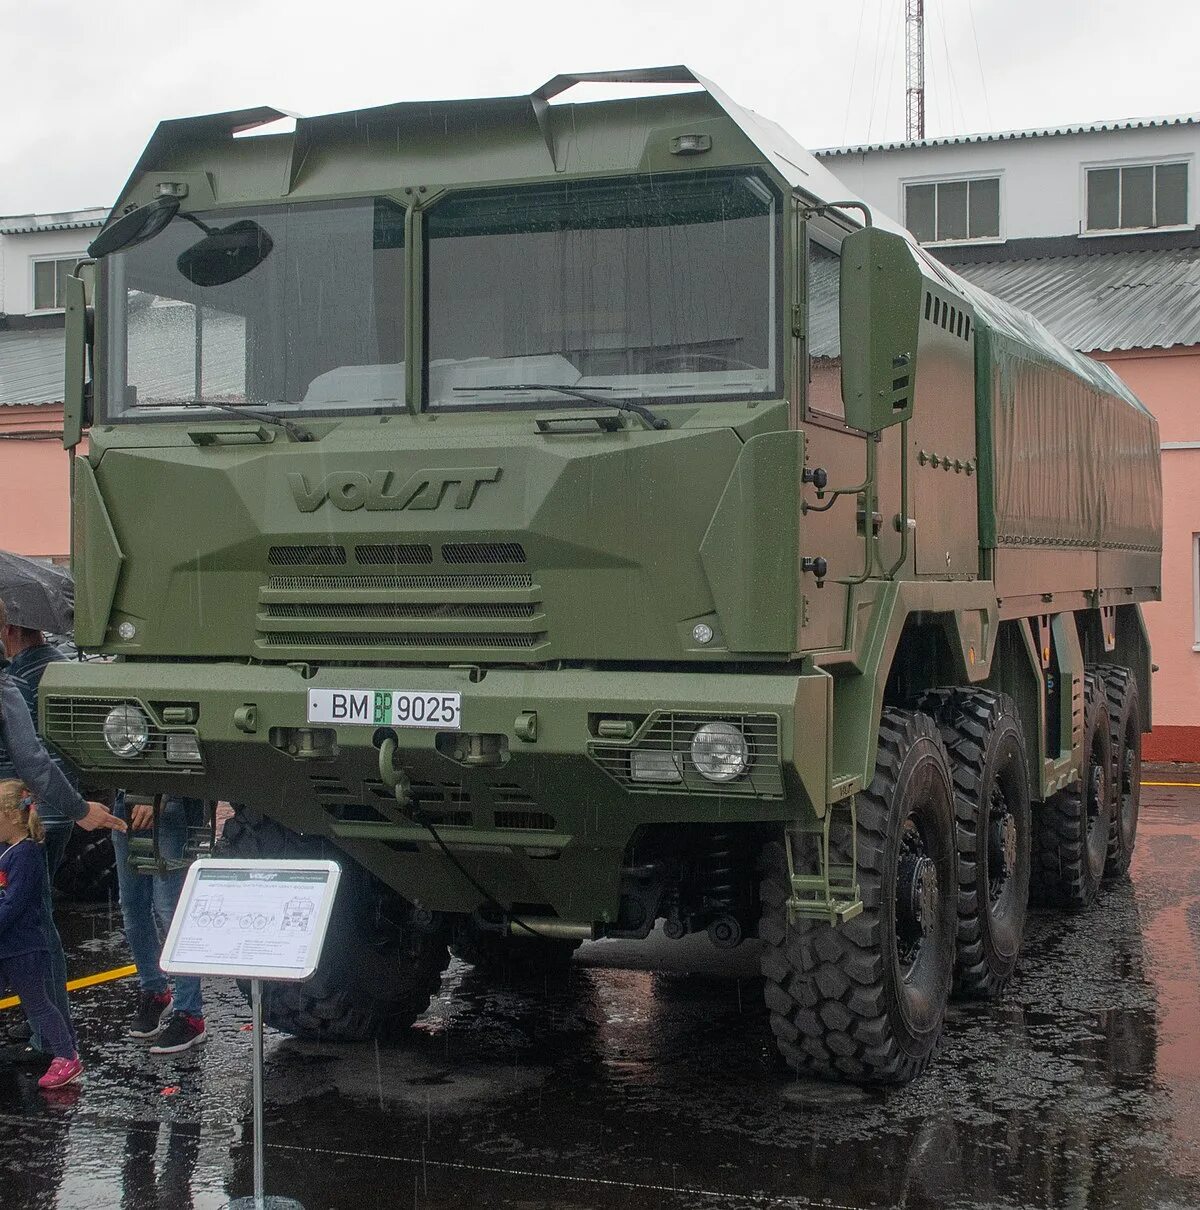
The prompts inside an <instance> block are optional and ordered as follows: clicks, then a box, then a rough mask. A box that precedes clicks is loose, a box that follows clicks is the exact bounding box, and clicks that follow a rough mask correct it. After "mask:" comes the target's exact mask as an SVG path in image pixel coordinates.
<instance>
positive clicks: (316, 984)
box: [42, 68, 1161, 1081]
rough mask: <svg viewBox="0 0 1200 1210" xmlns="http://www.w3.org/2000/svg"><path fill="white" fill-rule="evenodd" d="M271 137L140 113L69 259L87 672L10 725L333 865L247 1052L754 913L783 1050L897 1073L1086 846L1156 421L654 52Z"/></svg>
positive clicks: (1110, 739) (337, 118)
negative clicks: (588, 90)
mask: <svg viewBox="0 0 1200 1210" xmlns="http://www.w3.org/2000/svg"><path fill="white" fill-rule="evenodd" d="M580 81H590V82H596V81H606V82H613V83H624V84H630V83H634V84H636V83H651V84H658V83H672V84H679V83H686V84H690V85H693V86H694V87H692V88H691V90H682V91H680V90H677V91H676V92H674V93H672V94H664V93H662V92H660V93H659V95H655V96H651V97H645V96H640V97H633V98H628V97H623V98H620V99H608V100H603V101H600V102H595V103H586V104H567V103H564V100H565V98H563V97H562V96H561V95H560V94H562V93H564V92H565V91H566V90H567V89H568V88H570V87H571V86H572V85H574V84H576V83H578V82H580ZM281 116H282V115H281V114H279V113H278V111H275V110H271V109H254V110H246V111H242V112H235V113H223V114H216V115H212V116H208V117H200V118H189V119H183V120H178V121H168V122H164V123H162V124H161V125H160V126H159V127H158V129H157V130H156V132H155V133H154V135H153V137H152V138H151V140H150V143H149V145H148V146H147V148H146V150H145V152H144V153H143V155H142V157H141V159H140V160H139V161H138V163H137V166H136V167H135V169H134V171H133V174H132V176H131V177H130V179H129V183H128V184H127V185H126V187H125V188H124V190H123V191H122V193H121V196H120V199H119V201H118V203H117V205H116V208H115V209H114V211H113V214H112V216H111V217H110V219H109V221H108V223H107V225H106V227H105V228H104V229H103V231H102V232H101V233H100V235H99V236H98V237H97V239H96V241H95V243H94V244H93V247H92V249H91V250H90V253H91V256H92V258H93V260H92V262H91V263H85V264H84V265H83V267H82V268H81V270H80V271H79V274H78V277H77V279H73V280H72V282H71V283H70V293H69V305H68V308H67V323H68V354H67V356H68V375H67V379H68V383H67V392H68V399H67V403H66V444H67V445H68V447H70V448H72V449H76V450H78V449H79V448H80V447H79V443H80V440H81V436H82V434H83V432H84V430H85V428H86V429H87V430H88V444H87V451H86V454H84V453H79V454H78V455H77V456H76V457H75V459H74V558H75V572H76V576H77V579H78V596H77V601H76V624H77V631H76V633H77V638H78V641H79V643H80V644H81V645H82V646H84V647H86V648H88V649H89V650H94V651H98V652H103V653H105V654H106V655H110V656H112V657H114V659H113V661H112V662H110V663H104V664H99V663H91V664H72V665H61V664H60V665H56V666H55V667H53V668H52V669H50V671H49V672H48V673H47V674H46V679H45V682H44V684H43V688H42V711H43V727H44V733H45V735H46V736H47V737H48V739H49V740H50V741H51V742H52V743H53V744H54V745H55V746H56V747H57V748H58V749H59V751H61V752H62V753H63V754H64V755H65V756H67V757H68V758H69V759H70V760H72V761H73V762H74V763H75V764H76V765H77V766H79V768H80V769H82V770H84V771H85V772H86V776H87V778H88V781H89V783H98V784H108V785H112V786H126V787H130V788H131V789H133V790H138V791H142V792H159V791H176V792H179V793H182V794H187V795H190V796H193V797H199V798H205V799H218V798H225V799H229V800H232V801H234V802H236V803H238V804H242V805H241V806H240V807H239V811H238V814H237V816H236V817H235V818H234V819H233V820H232V821H231V823H230V824H229V826H228V827H227V829H226V836H225V841H226V844H227V845H228V847H229V848H230V849H231V850H232V852H233V853H235V854H247V855H268V856H269V855H273V854H275V855H279V854H284V853H300V852H306V853H308V852H316V851H323V852H327V853H328V852H334V853H336V854H338V855H339V856H340V858H341V859H342V860H343V863H344V866H345V869H346V876H345V877H344V879H343V884H342V886H343V889H342V892H341V894H340V900H339V905H338V910H337V914H336V918H335V920H334V924H333V929H334V931H333V940H332V943H331V944H330V945H328V946H327V953H326V957H325V959H324V962H323V965H322V967H321V969H320V970H319V971H318V973H317V974H316V976H315V977H314V978H313V979H312V980H311V981H310V982H309V983H307V984H304V985H297V986H287V987H283V986H279V987H276V988H273V989H272V990H271V991H270V992H269V993H268V997H267V1008H266V1012H267V1017H268V1020H269V1021H270V1022H271V1023H272V1024H274V1025H276V1026H278V1027H279V1028H281V1029H284V1030H288V1031H291V1032H295V1033H300V1034H317V1035H320V1036H323V1037H329V1038H334V1039H343V1040H346V1039H363V1038H386V1037H388V1036H391V1035H395V1034H396V1033H397V1032H398V1031H403V1030H405V1029H407V1028H408V1027H409V1026H410V1025H411V1023H412V1021H413V1020H414V1018H415V1017H416V1016H417V1015H418V1014H419V1013H420V1012H422V1011H423V1010H424V1008H425V1007H426V1005H427V1003H428V1000H429V996H430V994H431V992H432V991H433V990H434V989H435V988H436V987H437V983H438V978H439V976H440V974H441V972H442V971H443V970H444V968H445V967H446V965H447V963H448V961H449V952H450V949H451V948H453V949H454V951H455V952H457V953H458V954H459V955H460V956H462V957H463V958H465V959H466V960H468V961H470V962H474V963H476V964H477V965H478V966H480V967H481V968H489V967H496V966H498V965H503V964H504V963H513V964H523V965H525V966H526V967H529V968H533V969H548V968H551V967H553V966H554V965H555V964H562V963H564V962H565V961H566V960H567V959H569V956H570V954H571V951H572V950H573V948H574V947H576V946H577V945H578V944H579V942H580V941H581V940H584V939H588V938H600V937H616V938H643V937H645V936H646V935H647V934H648V933H649V932H650V930H651V929H652V928H654V926H655V924H656V922H663V925H662V927H663V928H664V929H665V931H666V933H667V935H668V936H669V937H673V938H674V937H680V936H683V935H685V934H688V933H696V932H699V931H707V932H708V934H709V935H710V936H711V937H712V939H713V940H714V941H715V942H716V943H717V944H718V945H723V946H732V945H736V944H738V943H739V942H740V941H741V940H742V939H743V938H747V937H751V936H755V935H756V936H757V937H758V938H759V944H760V945H761V947H762V969H763V976H764V982H765V989H766V1001H767V1005H768V1007H769V1010H770V1019H771V1024H772V1028H773V1030H774V1032H775V1035H776V1037H777V1040H778V1046H779V1049H780V1051H781V1052H782V1054H783V1056H784V1057H785V1058H786V1060H787V1061H788V1063H790V1064H791V1065H792V1066H793V1067H794V1068H795V1069H796V1070H797V1071H799V1072H802V1073H809V1074H814V1075H819V1076H829V1077H836V1078H848V1079H851V1080H858V1081H900V1080H904V1079H907V1078H909V1077H911V1076H913V1075H914V1074H916V1073H917V1072H919V1071H920V1070H921V1069H922V1068H923V1067H924V1066H925V1064H926V1063H927V1062H928V1060H929V1058H930V1056H931V1054H932V1053H933V1051H934V1049H935V1047H936V1044H937V1041H938V1037H939V1034H940V1033H941V1030H942V1025H943V1019H944V1014H945V1008H946V1003H947V999H948V997H949V996H950V995H951V994H952V993H957V994H961V995H964V996H983V997H987V996H997V995H999V994H1000V993H1001V992H1002V990H1003V989H1004V987H1005V984H1006V983H1007V982H1008V981H1009V979H1010V977H1011V976H1012V974H1013V970H1014V967H1015V964H1016V962H1017V960H1018V955H1019V952H1020V947H1021V939H1022V932H1023V928H1024V923H1025V917H1026V903H1027V901H1028V900H1029V898H1030V897H1031V896H1032V897H1033V898H1034V900H1035V901H1038V902H1045V903H1048V904H1049V903H1053V904H1060V905H1064V906H1066V907H1072V908H1083V907H1085V906H1086V905H1088V903H1089V902H1090V901H1091V900H1092V899H1093V898H1094V896H1095V894H1096V891H1097V887H1098V885H1099V883H1100V880H1101V878H1102V876H1103V875H1104V874H1105V873H1106V872H1107V873H1110V874H1120V873H1121V872H1123V871H1124V870H1125V869H1126V868H1127V867H1128V865H1129V861H1130V856H1131V853H1132V849H1133V845H1134V834H1135V829H1136V825H1137V812H1138V784H1139V753H1140V736H1141V733H1142V732H1143V731H1144V730H1145V729H1146V728H1147V727H1148V725H1149V718H1150V657H1149V649H1148V643H1147V639H1146V631H1145V629H1144V627H1143V624H1142V618H1141V612H1140V606H1139V603H1140V602H1142V601H1146V600H1156V599H1158V597H1159V591H1160V588H1159V586H1160V583H1161V581H1160V573H1159V562H1160V546H1161V517H1160V514H1161V482H1160V472H1159V454H1158V437H1157V427H1156V424H1155V421H1154V419H1153V418H1152V417H1151V416H1150V414H1149V413H1148V412H1147V411H1146V409H1145V408H1144V407H1143V406H1142V405H1141V404H1139V402H1138V401H1137V400H1136V399H1135V398H1134V397H1133V396H1132V395H1131V394H1130V393H1129V391H1128V390H1127V389H1126V388H1125V387H1124V386H1123V385H1122V384H1121V383H1120V382H1119V381H1118V379H1117V378H1116V377H1114V376H1113V375H1112V374H1111V373H1110V372H1109V371H1108V370H1107V369H1106V368H1105V367H1103V366H1100V365H1098V364H1096V363H1094V362H1092V361H1090V360H1088V359H1087V358H1085V357H1082V356H1080V355H1079V354H1077V353H1074V352H1072V351H1071V350H1069V349H1067V348H1065V347H1064V346H1063V345H1062V344H1060V343H1059V342H1058V341H1057V340H1055V339H1054V338H1052V337H1051V336H1050V335H1049V334H1048V333H1047V332H1046V331H1045V330H1044V329H1043V328H1042V327H1041V326H1040V325H1039V324H1038V323H1036V322H1035V321H1034V320H1033V319H1031V318H1030V317H1028V316H1026V315H1024V314H1022V313H1019V312H1017V311H1015V310H1013V309H1011V308H1009V307H1008V306H1006V305H1004V304H1002V303H1000V302H998V301H996V300H995V299H993V298H991V297H989V296H987V295H985V294H983V293H981V292H980V291H978V290H976V289H974V288H972V287H971V286H970V285H968V284H967V283H966V282H964V281H962V280H961V279H960V278H958V277H957V276H955V274H954V273H952V272H951V271H949V270H948V269H946V268H945V267H944V266H942V265H940V264H938V263H937V262H936V261H934V260H933V259H931V258H930V257H929V256H927V255H926V254H925V253H924V252H923V251H922V250H921V249H920V248H919V247H917V246H915V245H914V244H913V243H912V241H911V240H910V239H908V238H907V237H906V236H905V235H904V234H903V233H901V232H900V231H899V230H898V229H893V228H892V227H891V226H890V225H885V224H884V223H883V222H882V220H880V219H879V218H878V217H877V216H876V217H874V218H873V216H872V215H871V214H870V212H869V210H868V209H867V208H866V207H865V206H863V205H862V203H861V202H858V201H856V200H854V199H848V198H847V196H846V191H845V189H844V188H843V187H842V186H840V185H839V184H838V182H837V181H836V179H835V178H833V177H832V176H831V175H830V174H829V172H828V171H827V170H826V169H824V168H823V167H822V166H821V165H820V164H819V163H818V162H817V161H816V160H815V159H814V158H813V157H812V156H811V155H809V154H808V153H807V152H805V151H804V150H803V149H802V148H801V147H799V146H798V145H797V144H796V143H795V142H794V141H793V140H791V139H790V138H789V137H788V136H787V135H786V134H785V133H784V132H783V131H781V130H780V129H779V128H778V127H776V126H775V125H773V124H772V123H770V122H767V121H765V120H764V119H762V118H760V117H758V116H756V115H753V114H751V113H749V112H747V111H745V110H743V109H741V108H740V107H739V106H737V105H736V104H735V103H734V102H733V101H731V100H730V99H729V98H728V97H726V96H725V95H724V94H722V93H721V92H720V91H719V90H718V89H717V88H716V87H714V86H713V85H711V84H709V83H707V82H706V81H703V80H701V79H699V78H698V77H695V76H694V75H693V74H692V73H691V72H689V71H687V70H686V69H682V68H670V69H661V68H660V69H651V70H646V71H637V72H618V73H604V74H601V75H591V76H560V77H557V78H556V79H554V80H552V81H551V82H550V83H548V84H546V85H545V86H543V87H542V88H540V89H538V90H537V91H536V92H534V93H532V94H531V95H528V96H518V97H504V98H499V99H491V100H477V101H475V100H472V101H444V102H437V103H431V104H426V103H420V104H416V103H403V104H397V105H391V106H385V107H383V108H378V109H369V110H360V111H356V112H350V113H340V114H333V115H331V116H325V117H315V118H301V119H299V120H297V121H296V122H295V128H294V131H287V132H283V133H279V132H263V133H261V134H255V133H254V128H256V127H258V126H261V125H263V124H265V123H270V122H273V121H274V120H275V119H278V118H280V117H281Z"/></svg>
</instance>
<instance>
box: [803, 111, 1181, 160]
mask: <svg viewBox="0 0 1200 1210" xmlns="http://www.w3.org/2000/svg"><path fill="white" fill-rule="evenodd" d="M1196 125H1200V113H1181V114H1174V115H1170V116H1166V117H1161V118H1114V119H1113V120H1112V121H1108V122H1083V123H1076V124H1075V125H1071V126H1036V127H1034V128H1032V129H1030V130H995V131H991V132H985V133H983V134H951V135H945V136H941V137H938V138H930V139H896V140H894V141H893V142H890V143H854V144H851V145H849V146H846V147H821V148H818V149H817V150H815V151H814V152H813V155H815V156H837V155H863V154H864V153H866V152H868V151H911V150H914V149H916V148H919V147H953V146H956V145H958V144H962V143H1004V142H1009V141H1011V140H1014V139H1045V138H1053V137H1054V136H1055V135H1063V134H1103V133H1104V132H1106V131H1113V130H1149V129H1151V128H1153V127H1155V126H1196Z"/></svg>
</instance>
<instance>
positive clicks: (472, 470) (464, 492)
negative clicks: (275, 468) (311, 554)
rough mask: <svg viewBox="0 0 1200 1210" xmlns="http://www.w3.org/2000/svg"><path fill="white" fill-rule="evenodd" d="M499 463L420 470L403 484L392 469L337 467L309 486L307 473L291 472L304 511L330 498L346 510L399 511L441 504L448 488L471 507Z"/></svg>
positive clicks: (456, 504) (496, 475)
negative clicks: (480, 487)
mask: <svg viewBox="0 0 1200 1210" xmlns="http://www.w3.org/2000/svg"><path fill="white" fill-rule="evenodd" d="M499 478H500V468H499V467H498V466H470V467H446V468H444V469H440V470H432V471H417V472H416V473H415V474H413V475H410V476H409V477H408V478H407V479H406V480H405V481H404V482H403V483H402V484H400V485H399V486H396V485H395V482H394V476H393V474H392V472H391V471H335V472H334V473H332V474H329V475H326V476H325V478H324V479H322V480H321V481H320V482H319V483H317V484H315V485H313V486H311V487H310V486H309V482H308V479H307V477H306V476H305V475H303V474H300V473H298V472H297V473H294V474H290V475H288V484H289V486H290V487H291V489H292V496H293V497H294V498H295V501H296V506H297V507H298V508H299V509H300V511H301V512H302V513H311V512H315V511H316V510H317V509H318V508H320V507H321V505H322V504H324V502H325V501H326V500H328V501H329V502H330V503H331V504H332V505H333V506H334V508H340V509H341V510H342V512H347V513H349V512H353V511H354V510H355V509H358V508H365V509H366V510H367V511H368V512H396V511H398V510H399V509H402V508H423V509H431V508H437V507H438V506H439V505H440V504H441V503H442V500H443V498H444V497H445V496H446V494H447V491H446V489H447V488H449V487H451V486H452V485H454V486H456V487H457V490H456V491H455V492H454V494H453V499H454V507H455V508H470V507H471V503H472V501H473V500H474V499H475V493H476V492H477V491H478V489H479V485H480V484H481V483H495V482H496V480H497V479H499Z"/></svg>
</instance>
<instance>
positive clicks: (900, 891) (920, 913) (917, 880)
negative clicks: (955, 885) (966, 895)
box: [896, 853, 939, 963]
mask: <svg viewBox="0 0 1200 1210" xmlns="http://www.w3.org/2000/svg"><path fill="white" fill-rule="evenodd" d="M938 900H939V889H938V874H937V865H936V863H935V862H934V860H933V858H932V857H928V856H926V855H925V854H924V853H904V854H902V855H901V858H900V868H899V870H898V872H897V879H896V934H897V937H898V938H899V941H900V951H901V953H900V956H901V960H902V961H906V962H910V963H911V962H913V961H915V960H916V956H917V951H918V949H920V945H921V941H922V940H923V939H924V938H925V937H926V936H927V935H928V934H929V933H930V932H932V931H933V928H934V923H935V921H936V920H937V913H938Z"/></svg>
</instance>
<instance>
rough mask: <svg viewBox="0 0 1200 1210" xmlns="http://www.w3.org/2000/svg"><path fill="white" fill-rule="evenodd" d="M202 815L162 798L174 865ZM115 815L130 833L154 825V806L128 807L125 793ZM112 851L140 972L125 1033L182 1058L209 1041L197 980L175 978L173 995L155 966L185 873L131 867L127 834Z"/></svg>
mask: <svg viewBox="0 0 1200 1210" xmlns="http://www.w3.org/2000/svg"><path fill="white" fill-rule="evenodd" d="M203 811H204V803H203V802H202V801H201V800H199V799H196V798H176V797H168V798H167V799H165V801H164V802H163V806H162V814H161V816H160V818H159V823H158V851H159V855H160V856H161V857H163V858H164V859H165V860H168V861H177V860H178V859H179V858H181V857H182V856H183V850H184V844H185V843H186V840H187V830H188V825H189V823H199V817H200V816H201V815H202V814H203ZM114 813H115V814H116V815H117V817H118V818H120V819H127V820H128V823H129V831H130V833H131V834H133V833H137V832H145V831H147V830H148V829H150V828H151V827H152V826H153V822H154V809H153V807H151V806H150V805H149V804H148V803H138V804H135V805H133V806H129V805H128V804H127V803H126V801H125V795H124V794H118V795H117V801H116V806H115V808H114ZM113 847H114V848H115V849H116V853H117V884H118V887H119V888H120V895H121V916H122V918H123V919H124V921H125V939H126V941H127V942H128V944H129V948H130V950H131V952H132V953H133V962H134V965H135V966H136V967H137V973H138V1004H137V1011H136V1013H135V1014H134V1019H133V1023H132V1024H131V1025H130V1028H129V1033H130V1035H131V1036H132V1037H134V1038H143V1039H151V1040H153V1043H154V1044H153V1045H152V1046H151V1047H150V1053H151V1054H152V1055H175V1054H181V1053H182V1052H183V1051H186V1050H191V1049H192V1047H193V1046H199V1045H200V1044H201V1043H203V1042H204V1041H205V1040H206V1039H207V1037H208V1034H207V1032H206V1031H205V1027H204V1001H203V999H202V997H201V992H200V979H199V977H198V976H194V975H177V976H176V977H175V990H174V995H172V992H171V987H170V984H169V983H168V981H167V977H166V975H164V974H163V972H162V969H161V968H160V967H159V965H158V963H159V959H160V957H161V956H162V945H163V941H164V940H165V939H166V935H167V930H168V929H169V928H170V927H171V918H172V917H173V916H174V915H175V905H176V904H177V903H178V902H179V895H180V892H181V891H182V890H183V880H184V877H185V876H186V874H187V871H186V870H172V871H170V872H169V873H165V874H160V873H154V874H139V873H138V872H137V871H136V870H133V869H131V868H130V865H129V836H122V835H120V834H119V833H114V834H113Z"/></svg>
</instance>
